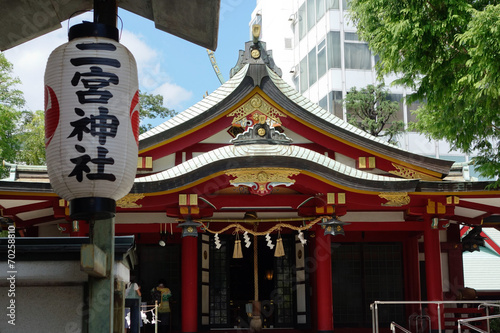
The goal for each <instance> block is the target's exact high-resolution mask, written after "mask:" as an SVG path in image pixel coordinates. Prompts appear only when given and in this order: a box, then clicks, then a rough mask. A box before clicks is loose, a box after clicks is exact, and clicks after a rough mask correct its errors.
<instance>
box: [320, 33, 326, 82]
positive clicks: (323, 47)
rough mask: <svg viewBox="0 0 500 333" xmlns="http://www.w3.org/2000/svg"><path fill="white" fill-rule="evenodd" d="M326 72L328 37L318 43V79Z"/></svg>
mask: <svg viewBox="0 0 500 333" xmlns="http://www.w3.org/2000/svg"><path fill="white" fill-rule="evenodd" d="M325 74H326V39H323V40H322V41H321V42H320V43H319V44H318V79H319V78H320V77H322V76H323V75H325Z"/></svg>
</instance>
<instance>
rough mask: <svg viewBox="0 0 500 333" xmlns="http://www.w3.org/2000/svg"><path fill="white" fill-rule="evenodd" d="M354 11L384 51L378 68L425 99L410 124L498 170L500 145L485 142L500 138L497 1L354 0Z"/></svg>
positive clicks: (484, 168) (488, 171) (367, 36)
mask: <svg viewBox="0 0 500 333" xmlns="http://www.w3.org/2000/svg"><path fill="white" fill-rule="evenodd" d="M381 13H383V14H381ZM350 16H351V18H352V19H353V20H354V22H355V23H356V24H357V27H358V34H359V35H360V36H361V38H363V39H364V40H366V41H367V42H368V43H369V45H370V48H371V49H372V52H373V53H374V54H378V55H379V57H380V62H379V64H378V66H377V71H378V74H379V76H381V77H383V75H384V74H388V73H393V72H394V73H397V74H398V75H399V77H400V78H399V80H397V81H396V83H397V84H401V85H404V86H406V87H408V88H410V89H413V90H414V91H415V93H414V94H413V95H412V96H410V97H409V101H410V102H412V101H416V100H420V101H426V104H423V105H422V107H421V108H420V109H419V110H418V111H417V112H416V114H417V119H418V122H417V123H416V124H415V125H414V126H413V128H414V129H416V130H419V131H421V132H422V133H425V134H426V135H427V136H428V137H431V138H434V139H445V140H447V141H449V142H450V144H451V146H452V148H453V149H460V150H462V151H463V152H465V153H471V154H476V153H477V154H478V158H476V166H477V169H479V170H480V171H481V172H483V176H498V175H499V174H500V157H499V156H498V154H497V151H498V146H491V147H487V145H486V144H485V142H490V141H491V140H499V139H500V137H499V132H498V128H497V126H499V125H500V119H499V114H500V5H499V4H498V1H486V0H484V1H481V0H479V1H477V0H447V1H441V0H440V1H438V0H428V1H425V2H422V1H417V0H407V1H399V4H396V2H395V1H393V0H352V1H351V12H350ZM486 164H487V165H486Z"/></svg>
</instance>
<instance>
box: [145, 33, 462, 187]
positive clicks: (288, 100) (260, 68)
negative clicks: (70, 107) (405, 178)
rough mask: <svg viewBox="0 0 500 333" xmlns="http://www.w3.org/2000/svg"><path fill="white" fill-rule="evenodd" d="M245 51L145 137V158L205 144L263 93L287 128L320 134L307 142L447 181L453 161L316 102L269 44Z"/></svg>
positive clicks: (259, 44)
mask: <svg viewBox="0 0 500 333" xmlns="http://www.w3.org/2000/svg"><path fill="white" fill-rule="evenodd" d="M252 47H259V48H260V50H261V54H262V56H261V57H260V58H258V59H252V57H251V56H250V55H248V54H247V53H248V52H249V51H248V50H250V49H251V48H252ZM245 49H246V50H247V51H240V56H239V60H238V64H237V65H236V66H235V67H234V68H233V70H232V76H231V79H230V80H228V81H227V82H226V83H224V84H223V85H222V86H221V87H219V88H218V89H217V90H215V91H214V92H213V93H211V94H209V95H208V96H207V97H206V98H204V99H203V100H201V101H200V102H198V103H196V104H195V105H193V106H192V107H190V108H188V109H187V110H185V111H183V112H181V113H180V114H178V115H177V116H175V117H173V118H171V119H169V120H167V121H165V122H164V123H162V124H160V125H159V126H157V127H155V128H153V129H151V130H150V131H148V132H146V133H144V134H142V135H141V136H140V143H139V151H140V154H141V153H146V152H147V151H150V150H152V149H156V148H158V147H160V146H163V147H165V146H166V145H168V144H169V143H171V142H172V141H176V140H177V141H179V139H180V138H183V137H185V136H187V135H190V141H189V140H186V141H185V142H183V143H182V145H181V146H183V147H184V146H187V145H189V144H194V143H196V142H200V141H202V140H203V139H204V138H206V137H205V136H204V135H205V134H204V132H205V128H208V127H207V126H210V125H212V124H215V123H216V122H217V121H218V122H219V123H218V125H217V126H218V127H217V126H215V127H214V126H212V127H210V130H211V131H215V130H216V131H226V130H227V129H228V128H229V127H230V126H231V124H230V123H229V120H228V119H227V117H225V115H228V113H229V112H230V111H231V110H234V109H235V108H236V107H238V106H239V105H240V104H241V103H243V101H244V100H245V99H248V98H249V97H250V96H251V93H252V92H253V93H255V91H260V92H261V93H262V94H263V95H265V96H266V97H267V98H269V100H268V102H269V103H271V104H272V103H275V106H276V108H279V109H280V110H282V111H281V112H282V113H286V114H287V115H288V118H287V119H285V120H284V121H283V127H284V128H289V129H291V130H292V131H293V130H302V131H304V127H309V129H311V130H312V131H316V132H317V133H318V134H317V135H316V134H311V133H312V132H310V131H309V136H310V137H308V139H309V140H311V141H313V142H315V139H317V138H319V137H321V140H323V142H322V143H321V144H322V145H325V146H333V145H336V147H339V143H340V146H344V147H354V148H355V149H357V151H359V152H360V153H359V154H360V156H363V154H368V155H372V156H378V157H380V158H382V159H385V160H386V161H387V162H386V163H388V164H389V165H390V163H396V164H400V163H402V164H404V165H406V166H407V167H409V168H410V169H412V168H416V170H419V171H420V172H423V173H424V174H427V175H430V176H432V177H434V179H436V180H438V179H441V178H444V177H445V176H446V175H447V174H448V173H449V172H450V168H451V166H452V164H453V162H452V161H447V160H441V159H436V158H431V157H426V156H422V155H418V154H415V153H411V152H409V151H407V150H404V149H401V148H399V147H397V146H394V145H392V144H389V143H387V142H386V141H384V140H382V139H381V138H378V137H375V136H373V135H371V134H369V133H366V132H365V131H363V130H361V129H359V128H356V127H355V126H353V125H351V124H349V123H348V122H346V121H344V120H343V119H341V118H338V117H337V116H335V115H333V114H332V113H330V112H328V111H326V110H324V109H323V108H321V107H320V106H318V105H317V104H316V103H313V102H311V101H310V100H309V99H307V98H306V97H304V96H303V95H301V94H300V93H299V92H297V91H296V90H295V89H294V88H293V87H291V86H290V85H289V84H288V83H286V82H285V81H284V80H283V79H282V78H281V77H280V75H279V74H280V73H281V71H280V70H279V68H277V67H276V66H275V64H274V61H273V60H272V57H271V53H270V52H267V51H266V50H265V43H263V42H259V43H258V44H253V43H252V42H247V43H246V47H245ZM264 55H266V56H264ZM256 89H260V90H256ZM222 123H224V124H222ZM195 133H196V134H195ZM318 135H319V136H318ZM311 136H314V137H311ZM196 140H198V141H196ZM195 141H196V142H195ZM334 142H335V143H334ZM344 149H348V148H344ZM168 151H169V152H170V153H172V152H174V151H170V150H168ZM391 167H392V166H391ZM388 170H389V168H386V171H388Z"/></svg>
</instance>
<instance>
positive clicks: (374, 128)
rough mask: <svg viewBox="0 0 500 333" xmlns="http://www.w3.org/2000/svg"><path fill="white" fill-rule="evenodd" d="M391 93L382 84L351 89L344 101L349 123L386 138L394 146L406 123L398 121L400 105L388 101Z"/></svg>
mask: <svg viewBox="0 0 500 333" xmlns="http://www.w3.org/2000/svg"><path fill="white" fill-rule="evenodd" d="M388 95H389V92H388V90H387V89H385V88H384V84H383V83H381V84H379V85H377V86H374V85H372V84H370V85H368V86H367V87H366V88H361V89H360V90H358V89H357V88H356V87H353V88H351V90H350V91H349V92H348V93H347V96H346V98H345V99H344V105H345V106H346V109H347V121H348V122H349V123H350V124H352V125H354V126H356V127H358V128H360V129H362V130H363V131H365V132H367V133H370V134H371V135H373V136H376V137H385V138H387V141H388V142H390V143H392V144H397V140H396V139H395V138H396V136H397V135H398V134H401V133H403V132H404V122H403V121H401V120H396V116H397V112H398V111H399V103H398V102H396V101H391V100H389V99H388Z"/></svg>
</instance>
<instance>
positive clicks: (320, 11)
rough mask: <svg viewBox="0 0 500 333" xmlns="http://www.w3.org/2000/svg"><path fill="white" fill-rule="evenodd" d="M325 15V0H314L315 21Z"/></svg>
mask: <svg viewBox="0 0 500 333" xmlns="http://www.w3.org/2000/svg"><path fill="white" fill-rule="evenodd" d="M324 15H325V0H316V22H318V21H319V20H321V18H322V17H323V16H324Z"/></svg>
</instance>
